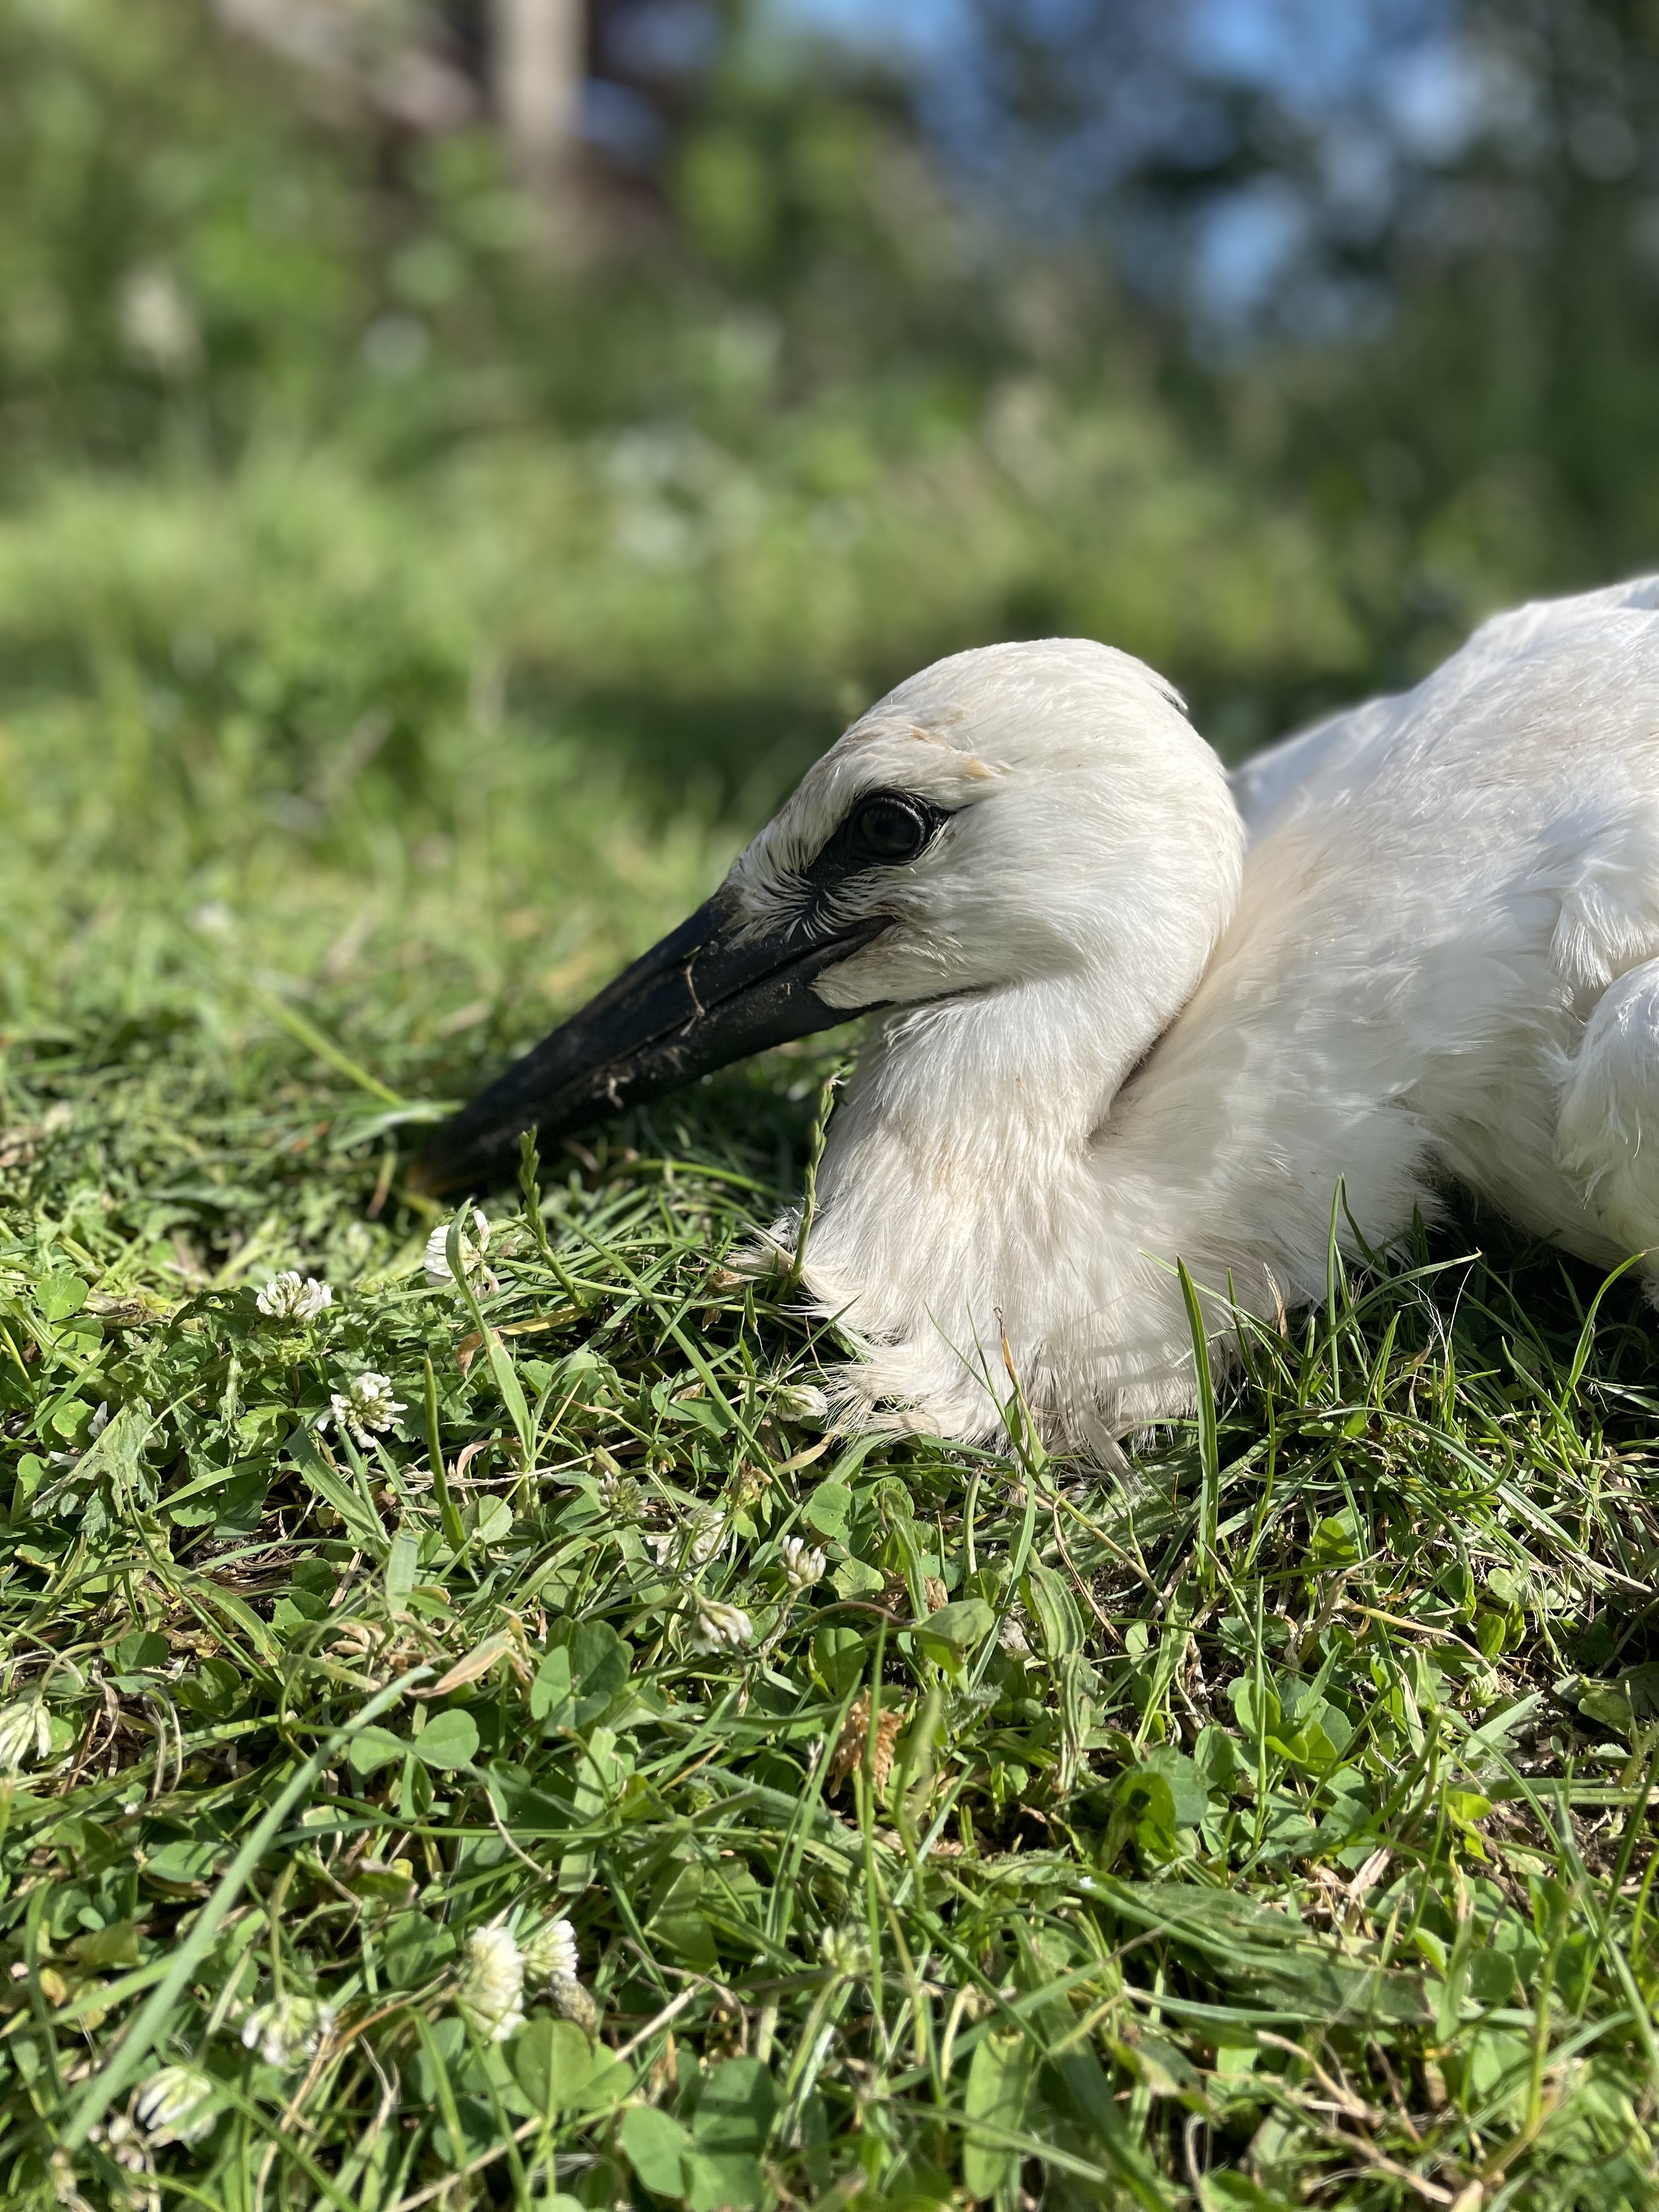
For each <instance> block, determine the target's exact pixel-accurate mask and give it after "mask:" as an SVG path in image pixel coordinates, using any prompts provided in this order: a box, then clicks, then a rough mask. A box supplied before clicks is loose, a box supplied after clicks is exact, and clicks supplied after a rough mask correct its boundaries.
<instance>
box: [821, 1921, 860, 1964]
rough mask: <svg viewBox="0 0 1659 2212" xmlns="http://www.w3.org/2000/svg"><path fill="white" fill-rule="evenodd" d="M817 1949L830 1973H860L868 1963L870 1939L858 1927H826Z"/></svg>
mask: <svg viewBox="0 0 1659 2212" xmlns="http://www.w3.org/2000/svg"><path fill="white" fill-rule="evenodd" d="M818 1951H819V1953H820V1954H821V1956H822V1958H823V1963H824V1965H825V1966H828V1967H829V1971H830V1972H831V1973H832V1974H845V1975H853V1974H861V1973H863V1972H865V1971H866V1968H867V1967H868V1966H869V1964H870V1940H869V1937H868V1936H866V1934H865V1932H864V1930H863V1929H860V1928H826V1929H824V1931H823V1934H822V1935H821V1936H819V1938H818Z"/></svg>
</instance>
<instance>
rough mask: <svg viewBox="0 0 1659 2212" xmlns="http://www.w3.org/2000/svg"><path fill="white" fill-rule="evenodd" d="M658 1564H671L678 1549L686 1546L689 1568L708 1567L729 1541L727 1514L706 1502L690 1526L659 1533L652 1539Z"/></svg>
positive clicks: (685, 1552) (685, 1558) (686, 1559)
mask: <svg viewBox="0 0 1659 2212" xmlns="http://www.w3.org/2000/svg"><path fill="white" fill-rule="evenodd" d="M651 1541H652V1544H653V1547H654V1548H655V1551H656V1554H657V1565H659V1567H666V1566H671V1565H673V1563H674V1560H675V1557H676V1554H677V1553H680V1552H681V1551H682V1547H684V1559H683V1564H684V1565H685V1566H686V1567H687V1568H694V1567H706V1566H707V1565H708V1562H709V1561H710V1559H714V1558H715V1557H716V1556H717V1555H718V1553H719V1552H720V1546H721V1545H722V1544H723V1543H724V1542H725V1541H726V1516H725V1514H724V1513H720V1512H716V1511H714V1510H713V1509H712V1508H711V1507H708V1506H705V1507H703V1508H702V1510H701V1511H699V1512H698V1513H697V1514H696V1516H694V1517H693V1519H692V1520H691V1522H690V1524H689V1526H677V1527H675V1528H668V1529H665V1530H664V1532H663V1534H661V1535H660V1536H653V1538H652V1540H651Z"/></svg>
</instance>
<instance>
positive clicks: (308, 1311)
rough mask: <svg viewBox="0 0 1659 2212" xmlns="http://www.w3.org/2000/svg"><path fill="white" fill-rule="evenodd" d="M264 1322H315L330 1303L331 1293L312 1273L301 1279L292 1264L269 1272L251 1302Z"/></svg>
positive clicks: (332, 1297) (332, 1296)
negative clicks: (268, 1279) (269, 1274)
mask: <svg viewBox="0 0 1659 2212" xmlns="http://www.w3.org/2000/svg"><path fill="white" fill-rule="evenodd" d="M253 1303H254V1304H255V1305H256V1306H258V1309H259V1310H260V1312H261V1313H262V1314H264V1316H265V1318H266V1319H267V1320H268V1321H315V1320H316V1318H317V1316H318V1315H319V1314H321V1313H326V1312H327V1311H328V1310H329V1308H330V1307H331V1305H332V1304H333V1303H334V1293H333V1291H331V1290H330V1288H329V1286H328V1285H327V1284H326V1283H319V1281H318V1280H317V1278H316V1277H315V1275H307V1277H306V1278H305V1279H304V1281H303V1282H302V1281H301V1279H300V1277H299V1275H298V1273H296V1272H295V1269H294V1268H292V1267H286V1268H284V1269H283V1273H281V1274H280V1275H273V1276H272V1277H271V1279H270V1281H269V1282H268V1283H267V1284H266V1285H265V1286H264V1290H262V1291H260V1292H259V1295H258V1297H256V1298H255V1299H254V1301H253Z"/></svg>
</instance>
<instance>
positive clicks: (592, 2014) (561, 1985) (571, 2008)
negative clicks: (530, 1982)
mask: <svg viewBox="0 0 1659 2212" xmlns="http://www.w3.org/2000/svg"><path fill="white" fill-rule="evenodd" d="M547 1994H548V1997H549V1999H550V2002H551V2003H552V2007H553V2009H554V2011H555V2012H556V2013H557V2015H559V2018H560V2019H561V2020H568V2021H572V2022H574V2025H575V2026H576V2027H579V2028H580V2030H581V2032H582V2033H583V2034H584V2035H597V2034H598V2033H599V2003H598V2001H597V1999H596V1998H595V1997H594V1996H593V1993H592V1990H585V1989H584V1988H583V1987H582V1985H581V1984H580V1982H579V1981H578V1980H577V1979H576V1978H575V1976H574V1974H560V1975H557V1976H556V1977H555V1978H554V1979H553V1980H552V1981H550V1983H549V1984H548V1985H547Z"/></svg>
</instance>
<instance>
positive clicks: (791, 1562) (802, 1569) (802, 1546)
mask: <svg viewBox="0 0 1659 2212" xmlns="http://www.w3.org/2000/svg"><path fill="white" fill-rule="evenodd" d="M828 1566H829V1560H828V1559H825V1557H824V1555H823V1553H822V1552H821V1551H819V1549H818V1548H817V1545H816V1544H809V1543H808V1542H807V1541H806V1539H805V1537H804V1536H786V1537H785V1538H784V1540H783V1578H784V1580H785V1582H787V1583H788V1585H789V1587H790V1589H792V1590H804V1589H811V1587H812V1585H813V1583H821V1582H822V1581H823V1577H824V1571H825V1569H826V1568H827V1567H828Z"/></svg>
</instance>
